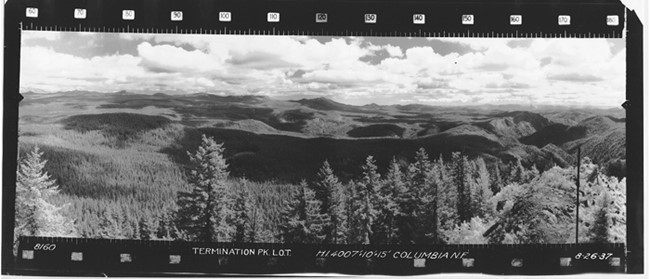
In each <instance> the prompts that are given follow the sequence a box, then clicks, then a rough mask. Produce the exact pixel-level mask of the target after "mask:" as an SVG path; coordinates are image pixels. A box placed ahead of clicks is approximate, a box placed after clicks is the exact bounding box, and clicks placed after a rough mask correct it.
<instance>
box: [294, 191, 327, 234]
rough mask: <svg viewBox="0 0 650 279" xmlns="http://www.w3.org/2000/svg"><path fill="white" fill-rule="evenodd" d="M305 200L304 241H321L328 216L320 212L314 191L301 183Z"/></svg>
mask: <svg viewBox="0 0 650 279" xmlns="http://www.w3.org/2000/svg"><path fill="white" fill-rule="evenodd" d="M301 186H302V189H303V197H304V200H305V241H304V242H306V243H318V244H320V243H323V242H324V241H325V238H326V237H327V227H328V225H329V223H330V218H329V216H328V215H327V214H324V213H321V202H320V201H319V200H317V199H316V192H314V191H313V190H312V189H309V188H308V187H307V183H306V182H304V181H303V183H302V184H301Z"/></svg>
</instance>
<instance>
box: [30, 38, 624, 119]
mask: <svg viewBox="0 0 650 279" xmlns="http://www.w3.org/2000/svg"><path fill="white" fill-rule="evenodd" d="M22 40H23V41H22V49H21V51H22V52H21V81H20V83H21V92H27V91H33V92H39V93H49V92H58V91H70V90H87V91H98V92H116V91H120V90H126V91H130V92H137V93H156V92H164V93H171V94H187V93H197V92H208V93H213V94H222V95H250V94H255V95H266V96H270V97H275V98H282V99H295V98H304V97H318V96H323V97H328V98H331V99H333V100H336V101H339V102H343V103H348V104H358V105H362V104H369V103H377V104H397V103H401V104H405V103H421V104H431V105H480V104H522V105H570V106H583V105H592V106H601V107H618V106H620V104H621V103H622V102H623V101H624V100H625V41H624V39H485V38H481V39H477V38H454V39H442V38H377V37H354V38H338V37H334V38H332V37H289V36H207V35H162V34H156V35H147V34H115V33H72V32H44V31H26V32H23V34H22Z"/></svg>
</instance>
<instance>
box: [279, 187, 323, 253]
mask: <svg viewBox="0 0 650 279" xmlns="http://www.w3.org/2000/svg"><path fill="white" fill-rule="evenodd" d="M305 184H306V183H305V181H302V182H301V186H300V187H297V189H293V190H292V192H291V195H290V196H289V199H288V200H285V201H284V203H283V205H284V208H283V209H282V211H281V213H280V225H279V228H280V241H282V243H304V242H306V239H307V233H308V229H307V224H306V219H307V216H306V213H307V210H306V209H307V208H306V200H305V188H306V187H305ZM318 205H319V208H317V210H318V214H320V204H318Z"/></svg>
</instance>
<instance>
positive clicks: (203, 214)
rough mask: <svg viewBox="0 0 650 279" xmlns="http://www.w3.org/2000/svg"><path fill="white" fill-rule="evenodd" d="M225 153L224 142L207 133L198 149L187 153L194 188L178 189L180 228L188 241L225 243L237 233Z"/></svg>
mask: <svg viewBox="0 0 650 279" xmlns="http://www.w3.org/2000/svg"><path fill="white" fill-rule="evenodd" d="M223 152H224V148H223V144H217V143H216V142H215V141H214V139H212V138H208V137H206V136H205V135H203V136H202V139H201V145H200V146H199V147H198V149H197V150H196V152H195V153H194V154H190V153H189V152H188V155H189V157H190V162H191V166H192V167H191V171H190V174H189V183H190V186H191V191H190V192H179V196H178V206H179V209H178V213H177V217H178V219H177V227H178V228H179V229H180V230H181V231H182V232H183V234H184V236H185V237H186V238H187V239H188V240H192V241H206V242H219V241H221V242H224V241H230V239H231V236H232V235H233V233H234V226H233V225H232V224H231V223H230V222H229V221H230V217H231V215H232V210H231V208H232V197H231V196H230V195H229V192H228V187H227V185H226V180H227V178H228V171H227V170H226V169H227V168H228V164H227V163H226V160H225V159H224V157H223Z"/></svg>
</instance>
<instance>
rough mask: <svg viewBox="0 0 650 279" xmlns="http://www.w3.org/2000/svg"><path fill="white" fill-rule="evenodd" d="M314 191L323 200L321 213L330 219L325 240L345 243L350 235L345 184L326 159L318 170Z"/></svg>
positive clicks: (333, 242)
mask: <svg viewBox="0 0 650 279" xmlns="http://www.w3.org/2000/svg"><path fill="white" fill-rule="evenodd" d="M314 191H315V192H316V198H317V199H318V200H320V201H321V202H322V204H321V213H324V214H327V215H328V216H329V219H330V223H329V226H328V227H327V237H326V240H325V241H326V242H327V243H332V244H343V243H345V242H346V238H347V235H348V231H347V229H348V228H347V227H348V226H347V216H346V210H345V206H346V201H345V197H344V195H343V185H342V184H341V182H339V180H338V178H337V177H336V176H335V175H334V171H333V170H332V168H331V167H330V164H329V162H328V161H325V162H324V163H323V166H322V167H321V169H320V170H319V171H318V175H317V182H316V185H315V189H314ZM319 193H320V198H319Z"/></svg>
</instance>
